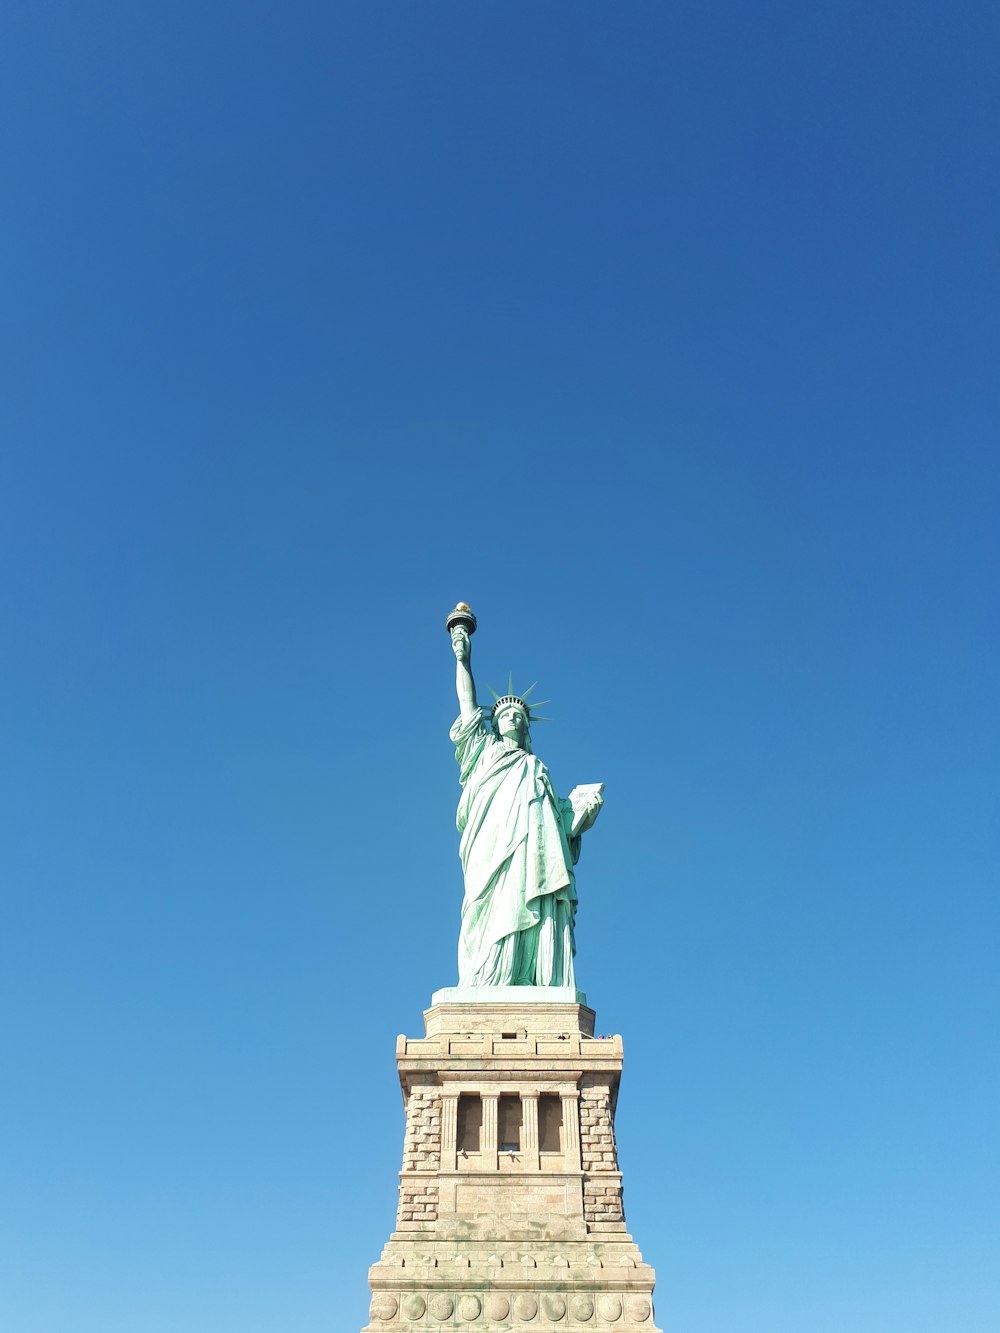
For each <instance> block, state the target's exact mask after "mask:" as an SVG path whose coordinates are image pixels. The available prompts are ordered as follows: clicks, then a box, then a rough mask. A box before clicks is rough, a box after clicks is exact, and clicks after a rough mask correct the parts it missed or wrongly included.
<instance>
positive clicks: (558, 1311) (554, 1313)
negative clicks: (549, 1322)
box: [542, 1296, 566, 1319]
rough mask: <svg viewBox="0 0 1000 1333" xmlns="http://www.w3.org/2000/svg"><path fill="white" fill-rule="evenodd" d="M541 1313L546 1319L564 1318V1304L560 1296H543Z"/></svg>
mask: <svg viewBox="0 0 1000 1333" xmlns="http://www.w3.org/2000/svg"><path fill="white" fill-rule="evenodd" d="M542 1313H543V1314H544V1315H545V1318H546V1319H564V1318H565V1317H566V1302H565V1301H564V1300H563V1298H562V1297H561V1296H543V1297H542Z"/></svg>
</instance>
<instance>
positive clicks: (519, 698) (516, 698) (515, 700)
mask: <svg viewBox="0 0 1000 1333" xmlns="http://www.w3.org/2000/svg"><path fill="white" fill-rule="evenodd" d="M537 684H538V682H537V681H535V684H534V685H529V686H528V688H527V689H526V690H525V691H524V693H523V694H515V693H514V676H513V674H511V675H509V676H508V677H507V693H506V694H497V692H496V690H495V689H494V688H493V686H492V685H491V686H490V693H491V694H492V695H493V698H494V699H495V700H496V703H495V704H494V705H493V710H492V712H491V713H490V717H491V718H492V719H493V721H494V723H495V722H496V718H497V714H498V713H499V712H500V710H501V709H503V708H520V710H521V712H522V713H523V714H524V716H525V717H526V718H527V719H528V722H529V724H530V723H532V722H548V720H549V719H548V718H547V717H541V716H540V715H539V714H538V713H535V712H532V709H534V708H541V707H542V705H543V704H547V703H548V702H549V701H548V699H539V700H538V701H537V703H533V704H529V703H528V695H529V694H530V693H531V691H532V690H533V689H534V688H535V685H537Z"/></svg>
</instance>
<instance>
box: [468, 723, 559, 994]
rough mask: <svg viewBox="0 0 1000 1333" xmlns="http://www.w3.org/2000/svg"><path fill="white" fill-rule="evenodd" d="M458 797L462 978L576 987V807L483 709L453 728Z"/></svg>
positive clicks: (538, 762) (485, 982)
mask: <svg viewBox="0 0 1000 1333" xmlns="http://www.w3.org/2000/svg"><path fill="white" fill-rule="evenodd" d="M451 739H452V741H454V743H455V758H456V759H457V760H458V764H459V781H460V782H461V784H462V788H463V790H462V796H461V799H460V801H459V803H458V816H457V819H456V823H457V825H458V829H459V832H460V833H461V835H462V837H461V843H460V845H459V855H460V857H461V859H462V870H463V872H464V875H465V898H464V900H463V902H462V929H461V933H460V935H459V941H458V977H459V985H461V986H574V985H575V984H576V982H575V977H574V971H573V953H574V944H573V920H574V917H575V915H576V902H577V897H576V881H575V877H574V874H573V865H574V863H575V862H576V860H577V858H578V856H579V854H580V839H579V837H575V838H574V837H571V836H570V831H571V829H572V825H573V807H572V806H571V805H570V803H569V801H567V800H562V799H560V798H559V797H558V796H557V795H556V793H555V790H554V788H553V786H552V782H551V780H550V778H549V774H548V770H547V769H546V767H545V765H544V764H543V763H542V761H541V760H540V759H536V758H535V756H534V755H533V754H529V753H528V752H527V751H526V750H521V749H519V748H517V747H516V746H515V745H514V744H513V743H510V742H505V741H503V740H501V739H498V738H497V736H495V735H494V732H493V729H492V727H491V726H490V725H489V723H488V721H487V720H486V715H485V713H484V710H483V709H477V710H476V712H475V714H474V715H473V716H472V717H470V718H469V719H467V720H466V721H463V720H462V718H461V717H460V718H458V720H457V721H456V722H455V724H454V726H453V727H452V729H451Z"/></svg>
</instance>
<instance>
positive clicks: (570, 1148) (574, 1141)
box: [562, 1092, 581, 1171]
mask: <svg viewBox="0 0 1000 1333" xmlns="http://www.w3.org/2000/svg"><path fill="white" fill-rule="evenodd" d="M562 1118H563V1161H564V1163H565V1165H566V1170H567V1171H579V1170H580V1169H581V1165H580V1098H579V1094H578V1093H575V1092H571V1093H564V1094H563V1099H562Z"/></svg>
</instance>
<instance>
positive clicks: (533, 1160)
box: [521, 1092, 539, 1171]
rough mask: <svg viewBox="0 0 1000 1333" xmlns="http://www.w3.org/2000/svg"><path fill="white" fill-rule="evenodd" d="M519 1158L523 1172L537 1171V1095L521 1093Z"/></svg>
mask: <svg viewBox="0 0 1000 1333" xmlns="http://www.w3.org/2000/svg"><path fill="white" fill-rule="evenodd" d="M521 1156H522V1158H523V1159H524V1169H525V1171H537V1170H538V1169H539V1162H538V1093H537V1092H522V1093H521Z"/></svg>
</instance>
